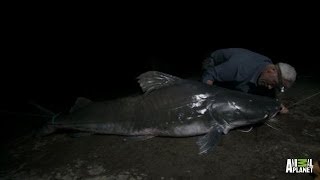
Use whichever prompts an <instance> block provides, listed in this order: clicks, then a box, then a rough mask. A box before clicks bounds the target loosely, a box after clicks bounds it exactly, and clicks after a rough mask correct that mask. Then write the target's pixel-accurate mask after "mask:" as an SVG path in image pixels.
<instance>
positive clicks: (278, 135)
mask: <svg viewBox="0 0 320 180" xmlns="http://www.w3.org/2000/svg"><path fill="white" fill-rule="evenodd" d="M318 91H320V83H318V82H316V81H312V80H310V79H308V78H307V77H304V78H300V79H298V81H297V83H296V84H295V85H294V86H293V88H292V89H290V90H288V92H287V93H286V94H285V95H284V96H283V97H282V99H283V102H284V103H285V104H286V105H287V106H290V105H293V104H294V103H296V102H298V101H299V100H302V99H304V98H307V97H308V96H310V95H312V94H314V93H316V92H318ZM270 125H272V126H273V127H274V128H276V129H274V128H271V127H269V126H268V125H265V124H264V125H262V126H258V127H255V128H254V129H253V130H252V131H251V132H249V133H244V132H240V131H238V130H233V131H231V132H230V133H229V134H227V135H224V136H223V138H222V141H221V142H220V143H219V145H218V146H217V147H216V148H215V150H214V151H213V152H211V153H209V154H205V155H199V154H198V146H197V145H196V143H195V142H196V140H197V138H198V137H190V138H161V137H156V138H152V139H149V140H145V141H136V140H128V139H126V138H125V137H121V136H108V135H92V136H84V137H79V138H73V137H70V136H69V134H67V133H58V134H53V135H51V136H47V137H43V138H34V137H33V136H31V135H30V134H24V135H23V136H20V137H19V138H15V140H12V141H10V142H7V143H5V145H4V146H3V147H2V148H1V174H0V176H1V179H24V180H27V179H32V180H36V179H63V180H68V179H92V180H98V179H264V180H265V179H293V180H294V179H299V180H300V179H306V180H308V179H310V180H311V179H313V177H312V175H311V174H286V173H285V168H286V161H287V159H289V158H312V159H313V160H316V159H320V95H318V96H315V97H313V98H310V99H308V100H305V101H303V102H301V103H299V104H297V105H295V106H293V107H292V108H291V109H290V113H289V114H287V115H278V116H276V120H275V121H273V122H270Z"/></svg>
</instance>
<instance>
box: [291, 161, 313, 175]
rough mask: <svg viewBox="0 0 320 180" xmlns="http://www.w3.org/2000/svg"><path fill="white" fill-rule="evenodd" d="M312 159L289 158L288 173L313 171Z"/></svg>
mask: <svg viewBox="0 0 320 180" xmlns="http://www.w3.org/2000/svg"><path fill="white" fill-rule="evenodd" d="M312 168H313V165H312V159H287V167H286V173H312Z"/></svg>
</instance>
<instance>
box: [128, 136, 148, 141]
mask: <svg viewBox="0 0 320 180" xmlns="http://www.w3.org/2000/svg"><path fill="white" fill-rule="evenodd" d="M153 137H154V136H129V137H126V138H125V139H124V141H126V140H132V141H145V140H148V139H151V138H153Z"/></svg>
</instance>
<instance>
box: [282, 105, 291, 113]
mask: <svg viewBox="0 0 320 180" xmlns="http://www.w3.org/2000/svg"><path fill="white" fill-rule="evenodd" d="M287 113H289V109H288V108H286V107H285V106H284V105H283V104H281V110H280V114H287Z"/></svg>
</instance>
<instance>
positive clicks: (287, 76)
mask: <svg viewBox="0 0 320 180" xmlns="http://www.w3.org/2000/svg"><path fill="white" fill-rule="evenodd" d="M277 66H278V67H279V69H280V71H281V76H282V79H283V80H286V81H287V82H289V87H290V86H291V85H292V84H293V83H294V82H295V80H296V76H297V72H296V70H295V68H294V67H292V66H291V65H289V64H287V63H282V62H279V63H278V64H277ZM286 88H288V87H286Z"/></svg>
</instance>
